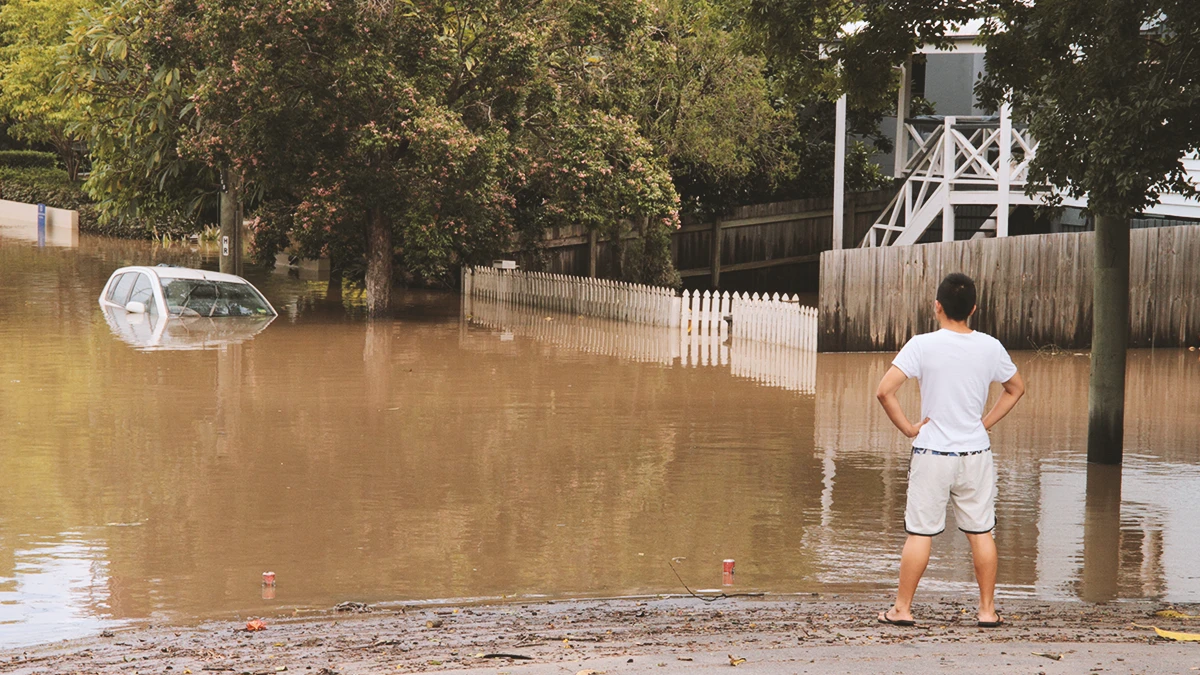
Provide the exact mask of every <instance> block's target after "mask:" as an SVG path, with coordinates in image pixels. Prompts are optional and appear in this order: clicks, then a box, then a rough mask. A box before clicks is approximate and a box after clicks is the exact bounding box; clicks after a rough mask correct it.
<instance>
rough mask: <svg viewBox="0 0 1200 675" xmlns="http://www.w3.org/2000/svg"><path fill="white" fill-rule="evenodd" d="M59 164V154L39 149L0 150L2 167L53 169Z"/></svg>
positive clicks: (0, 164) (0, 165)
mask: <svg viewBox="0 0 1200 675" xmlns="http://www.w3.org/2000/svg"><path fill="white" fill-rule="evenodd" d="M56 166H58V155H56V154H54V153H53V152H38V151H37V150H0V167H11V168H14V169H27V168H39V169H53V168H55V167H56Z"/></svg>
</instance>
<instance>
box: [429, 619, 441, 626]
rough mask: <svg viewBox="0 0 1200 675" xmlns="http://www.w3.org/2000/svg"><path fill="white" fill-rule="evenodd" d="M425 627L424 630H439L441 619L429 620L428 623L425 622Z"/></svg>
mask: <svg viewBox="0 0 1200 675" xmlns="http://www.w3.org/2000/svg"><path fill="white" fill-rule="evenodd" d="M425 627H426V628H441V627H442V620H441V619H430V620H429V621H426V622H425Z"/></svg>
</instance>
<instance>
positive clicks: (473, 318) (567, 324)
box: [462, 298, 817, 394]
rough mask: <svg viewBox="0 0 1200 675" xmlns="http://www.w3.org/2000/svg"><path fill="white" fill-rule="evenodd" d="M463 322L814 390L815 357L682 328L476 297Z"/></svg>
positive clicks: (503, 334) (500, 334) (507, 336)
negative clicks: (714, 369) (577, 314)
mask: <svg viewBox="0 0 1200 675" xmlns="http://www.w3.org/2000/svg"><path fill="white" fill-rule="evenodd" d="M462 315H463V317H464V320H465V321H467V322H469V323H470V324H472V325H476V326H482V327H487V328H491V329H494V330H495V331H496V337H497V339H498V340H500V341H511V340H512V339H513V338H514V336H518V335H519V336H522V337H526V338H532V339H534V340H537V341H539V342H542V343H545V344H552V345H556V346H561V347H565V348H568V349H572V350H578V351H582V352H585V353H588V354H600V355H604V356H614V357H617V358H620V359H624V360H630V361H638V362H642V363H654V364H659V365H663V366H671V365H676V364H677V365H679V366H682V367H692V368H696V367H710V366H711V367H722V368H727V369H728V372H730V373H731V374H732V375H734V376H736V377H744V378H748V379H750V380H754V381H757V382H761V383H763V384H766V385H769V386H773V387H779V388H781V389H787V390H791V391H797V392H802V393H806V394H812V393H814V391H815V380H816V365H817V355H816V354H815V353H814V352H811V351H806V350H802V349H794V348H791V347H783V346H780V345H774V344H767V343H763V342H754V341H750V340H737V339H733V338H730V337H729V336H728V335H725V334H724V333H723V332H722V333H721V334H713V335H700V334H698V331H697V332H690V331H688V330H687V328H686V327H684V328H682V329H671V328H664V327H661V326H647V325H640V324H630V323H622V322H618V321H609V320H607V319H597V318H594V317H584V316H573V315H568V314H562V313H559V312H552V311H546V310H535V309H529V308H525V307H520V306H515V305H512V304H507V303H499V302H494V301H490V300H481V299H478V298H464V299H463V305H462Z"/></svg>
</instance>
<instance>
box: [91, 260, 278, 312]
mask: <svg viewBox="0 0 1200 675" xmlns="http://www.w3.org/2000/svg"><path fill="white" fill-rule="evenodd" d="M100 306H101V307H102V308H104V309H109V308H114V309H122V310H124V311H126V312H128V313H130V314H148V315H150V316H152V317H155V316H163V317H201V316H202V317H209V318H213V317H267V316H275V314H276V312H275V308H274V307H272V306H271V303H270V302H267V299H266V298H265V297H263V294H262V293H259V292H258V289H257V288H255V287H254V285H253V284H251V283H250V282H249V281H246V280H245V279H243V278H241V277H239V276H235V275H233V274H222V273H220V272H209V271H207V270H197V269H192V268H189V267H171V266H169V265H159V266H158V267H122V268H121V269H119V270H117V271H115V272H113V273H112V276H111V277H109V278H108V283H106V284H104V290H103V291H102V292H101V293H100Z"/></svg>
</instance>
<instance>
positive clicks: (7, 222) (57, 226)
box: [0, 199, 79, 246]
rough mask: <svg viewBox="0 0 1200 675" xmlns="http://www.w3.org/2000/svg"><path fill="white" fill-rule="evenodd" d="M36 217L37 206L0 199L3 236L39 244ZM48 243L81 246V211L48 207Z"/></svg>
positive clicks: (46, 236) (46, 235)
mask: <svg viewBox="0 0 1200 675" xmlns="http://www.w3.org/2000/svg"><path fill="white" fill-rule="evenodd" d="M37 218H38V208H37V204H25V203H23V202H12V201H8V200H7V199H0V234H3V235H4V236H6V237H11V238H14V239H24V240H29V241H37V240H38V232H37ZM45 241H46V243H47V244H50V245H52V246H77V245H79V212H78V211H70V210H67V209H56V208H53V207H50V206H47V207H46V233H45Z"/></svg>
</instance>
